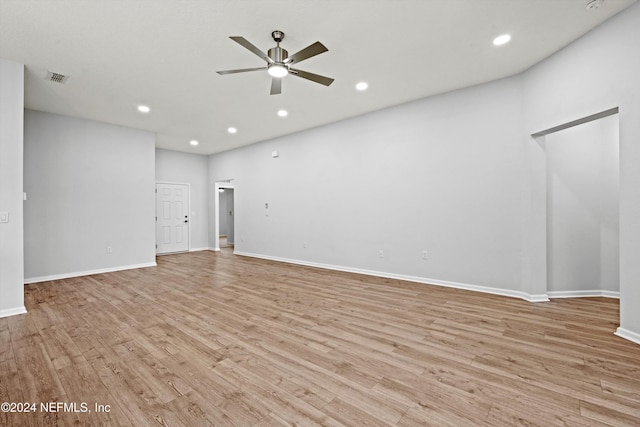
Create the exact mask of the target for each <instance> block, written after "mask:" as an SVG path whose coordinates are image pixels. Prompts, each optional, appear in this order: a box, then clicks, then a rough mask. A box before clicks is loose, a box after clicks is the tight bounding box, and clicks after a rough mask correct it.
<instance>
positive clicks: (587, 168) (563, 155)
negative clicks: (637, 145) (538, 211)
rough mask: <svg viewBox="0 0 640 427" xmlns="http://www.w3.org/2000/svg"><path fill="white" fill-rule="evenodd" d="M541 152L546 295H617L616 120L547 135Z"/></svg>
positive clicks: (617, 168)
mask: <svg viewBox="0 0 640 427" xmlns="http://www.w3.org/2000/svg"><path fill="white" fill-rule="evenodd" d="M545 147H546V153H547V200H548V203H547V212H548V215H547V230H548V253H547V255H548V286H547V289H548V291H549V293H550V295H551V293H552V292H553V293H559V295H564V294H566V293H568V294H569V295H580V294H595V295H597V294H598V291H608V292H612V293H617V292H618V291H619V290H620V287H619V281H620V274H619V246H620V242H619V233H618V228H619V167H618V164H619V149H618V117H617V115H614V116H609V117H606V118H603V119H599V120H595V121H592V122H589V123H585V124H582V125H579V126H575V127H572V128H569V129H565V130H562V131H559V132H555V133H552V134H550V135H548V136H547V137H546V141H545ZM594 291H595V292H594ZM563 293H564V294H563Z"/></svg>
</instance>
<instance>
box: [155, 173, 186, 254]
mask: <svg viewBox="0 0 640 427" xmlns="http://www.w3.org/2000/svg"><path fill="white" fill-rule="evenodd" d="M158 184H170V185H186V186H187V212H189V214H188V215H189V221H188V222H187V252H191V184H189V183H188V182H175V181H156V188H155V191H156V233H155V235H156V255H165V254H169V253H171V252H166V253H165V252H163V253H161V254H158Z"/></svg>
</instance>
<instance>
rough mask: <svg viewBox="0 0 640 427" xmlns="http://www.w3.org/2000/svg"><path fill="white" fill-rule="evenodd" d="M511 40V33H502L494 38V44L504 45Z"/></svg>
mask: <svg viewBox="0 0 640 427" xmlns="http://www.w3.org/2000/svg"><path fill="white" fill-rule="evenodd" d="M510 40H511V35H510V34H502V35H501V36H498V37H496V38H495V39H493V44H494V45H495V46H502V45H503V44H507V43H509V41H510Z"/></svg>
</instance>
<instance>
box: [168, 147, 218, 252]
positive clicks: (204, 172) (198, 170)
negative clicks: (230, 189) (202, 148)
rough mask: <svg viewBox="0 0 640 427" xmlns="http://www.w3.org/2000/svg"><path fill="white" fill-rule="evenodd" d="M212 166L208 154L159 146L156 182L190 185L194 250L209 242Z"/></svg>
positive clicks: (191, 237) (191, 241) (191, 242)
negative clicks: (190, 152) (209, 182)
mask: <svg viewBox="0 0 640 427" xmlns="http://www.w3.org/2000/svg"><path fill="white" fill-rule="evenodd" d="M208 167H209V165H208V160H207V157H206V156H202V155H199V154H189V153H181V152H178V151H171V150H162V149H156V181H158V182H173V183H181V184H189V189H190V194H189V203H190V206H191V213H190V218H189V221H190V223H189V228H190V233H191V235H190V239H189V242H190V248H189V249H191V250H198V249H206V248H208V245H209V240H208V237H207V233H208V229H209V218H208V203H209V202H208V198H209V193H208V185H209V184H208Z"/></svg>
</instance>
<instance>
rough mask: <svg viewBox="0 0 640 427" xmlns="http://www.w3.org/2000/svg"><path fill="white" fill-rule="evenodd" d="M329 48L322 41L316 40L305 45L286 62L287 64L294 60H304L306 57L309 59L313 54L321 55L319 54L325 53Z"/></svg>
mask: <svg viewBox="0 0 640 427" xmlns="http://www.w3.org/2000/svg"><path fill="white" fill-rule="evenodd" d="M328 50H329V49H327V48H326V47H325V46H324V45H323V44H322V43H320V42H315V43H313V44H310V45H309V46H307V47H305V48H304V49H302V50H301V51H299V52H296V53H294V54H293V55H291V56H290V57H288V58H287V59H286V60H285V61H284V62H285V63H287V64H290V63H292V62H302V61H304V60H305V59H309V58H311V57H312V56H316V55H319V54H321V53H324V52H326V51H328Z"/></svg>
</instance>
